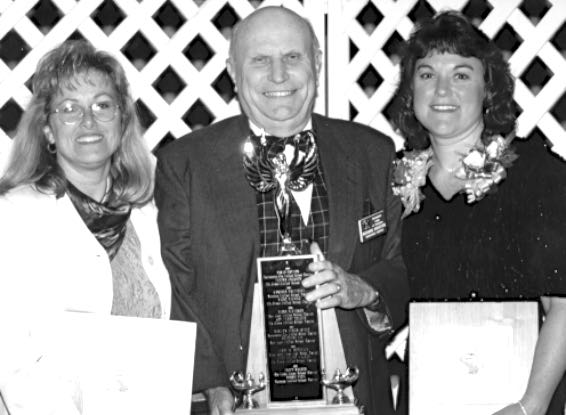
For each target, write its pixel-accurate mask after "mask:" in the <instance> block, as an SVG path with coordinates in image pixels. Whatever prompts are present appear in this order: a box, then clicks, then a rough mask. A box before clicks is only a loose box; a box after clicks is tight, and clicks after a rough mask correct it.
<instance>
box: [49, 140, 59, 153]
mask: <svg viewBox="0 0 566 415" xmlns="http://www.w3.org/2000/svg"><path fill="white" fill-rule="evenodd" d="M47 151H49V152H50V153H51V154H55V153H57V147H55V143H49V142H48V143H47Z"/></svg>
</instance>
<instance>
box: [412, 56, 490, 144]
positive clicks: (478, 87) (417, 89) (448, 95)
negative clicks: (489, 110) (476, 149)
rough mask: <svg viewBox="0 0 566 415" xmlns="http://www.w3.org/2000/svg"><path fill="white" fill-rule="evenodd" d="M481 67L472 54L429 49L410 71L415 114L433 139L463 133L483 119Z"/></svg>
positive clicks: (483, 96)
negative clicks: (468, 55) (411, 71)
mask: <svg viewBox="0 0 566 415" xmlns="http://www.w3.org/2000/svg"><path fill="white" fill-rule="evenodd" d="M484 98H485V80H484V68H483V65H482V63H481V61H480V60H479V59H477V58H474V57H464V56H460V55H456V54H452V53H436V52H432V53H430V54H429V55H427V56H425V57H424V58H422V59H419V60H417V63H416V65H415V72H414V74H413V105H414V110H415V116H416V117H417V119H418V120H419V121H420V123H421V124H422V125H423V126H424V127H425V128H426V129H427V130H428V132H429V133H430V136H431V138H433V139H451V138H457V137H462V136H465V135H466V134H467V133H468V132H470V131H472V130H474V129H475V128H476V127H477V126H478V124H479V123H482V122H483V102H484Z"/></svg>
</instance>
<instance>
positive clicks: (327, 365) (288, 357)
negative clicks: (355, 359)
mask: <svg viewBox="0 0 566 415" xmlns="http://www.w3.org/2000/svg"><path fill="white" fill-rule="evenodd" d="M307 138H308V140H307V142H306V147H305V146H304V145H302V146H303V147H301V148H304V151H303V150H300V149H299V147H300V146H299V134H297V136H295V137H294V140H293V141H294V144H292V145H290V146H288V147H291V151H287V153H286V154H284V153H277V154H275V155H274V154H271V153H269V151H268V146H267V144H266V143H267V140H266V139H265V136H262V137H261V141H260V142H259V143H256V146H255V147H254V146H251V143H250V147H249V148H248V149H247V150H246V155H245V157H244V166H245V168H246V172H247V178H248V180H249V181H250V184H251V185H252V186H253V187H254V188H255V189H256V190H257V191H259V192H267V191H273V201H274V207H275V213H276V215H277V218H278V224H279V234H280V237H281V239H280V241H281V249H280V250H279V253H278V255H277V256H269V257H261V258H258V259H257V274H258V280H257V282H256V284H255V286H254V298H253V310H252V321H251V332H250V346H249V351H248V364H247V368H246V372H245V373H242V372H235V373H234V374H233V375H232V377H231V379H230V381H231V384H232V387H233V389H234V390H235V391H237V392H239V393H241V394H242V397H241V399H240V405H239V406H238V408H237V411H238V412H240V411H241V412H244V411H251V412H252V413H253V414H254V415H263V414H270V415H278V414H293V415H302V414H319V413H324V414H340V415H350V414H352V415H354V414H359V410H358V408H357V407H356V406H355V405H354V404H353V402H354V397H353V392H352V387H351V385H352V383H353V382H354V381H355V380H356V378H357V369H355V370H354V371H355V372H356V375H355V376H350V375H346V376H342V375H341V372H340V371H346V372H347V373H350V372H351V371H352V369H350V368H347V365H346V361H345V357H344V351H343V349H342V342H341V338H340V332H339V330H338V323H337V320H336V315H335V312H334V309H328V310H320V309H318V308H317V307H316V305H315V304H312V303H309V302H307V301H306V300H305V297H304V294H305V288H304V287H303V286H302V284H301V281H302V280H303V279H304V278H306V277H308V276H309V275H310V272H309V271H308V266H309V264H310V263H311V262H313V261H315V256H314V255H310V254H304V252H301V250H300V249H299V248H298V247H297V246H296V245H295V244H294V243H293V241H292V239H291V234H292V232H291V231H292V229H291V216H290V203H291V197H292V194H291V192H292V191H302V190H304V189H305V188H306V186H308V184H309V183H311V182H312V179H313V177H314V175H315V173H316V166H317V164H316V163H317V157H318V156H317V152H316V145H315V143H314V136H313V135H312V133H311V134H310V136H308V137H307ZM303 249H304V247H303ZM325 373H327V374H330V375H331V376H332V375H334V376H333V377H331V378H330V379H326V377H325Z"/></svg>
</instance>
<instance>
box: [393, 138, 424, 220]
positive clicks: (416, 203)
mask: <svg viewBox="0 0 566 415" xmlns="http://www.w3.org/2000/svg"><path fill="white" fill-rule="evenodd" d="M432 154H433V152H432V148H431V147H429V148H428V149H426V150H413V151H408V152H406V153H405V155H404V156H403V158H402V159H400V160H395V161H394V162H393V194H394V195H396V196H399V197H400V198H401V202H402V203H403V207H404V210H403V217H406V216H408V215H410V214H411V213H412V212H418V211H419V209H420V206H421V200H423V199H424V195H423V193H422V192H421V189H420V188H421V187H422V186H424V184H425V183H426V175H427V173H428V170H429V169H430V166H432Z"/></svg>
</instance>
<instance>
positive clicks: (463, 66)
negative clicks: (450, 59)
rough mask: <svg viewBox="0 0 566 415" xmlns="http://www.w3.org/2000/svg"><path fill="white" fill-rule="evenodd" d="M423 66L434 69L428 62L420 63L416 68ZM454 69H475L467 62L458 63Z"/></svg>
mask: <svg viewBox="0 0 566 415" xmlns="http://www.w3.org/2000/svg"><path fill="white" fill-rule="evenodd" d="M422 68H430V69H433V67H432V65H430V64H428V63H420V64H418V65H417V67H416V68H415V69H422ZM454 69H469V70H471V71H473V70H474V67H473V66H472V65H470V64H467V63H461V64H459V65H456V66H455V67H454Z"/></svg>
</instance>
